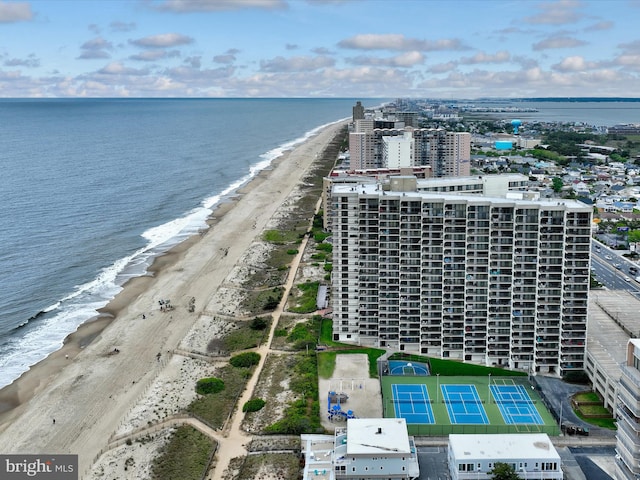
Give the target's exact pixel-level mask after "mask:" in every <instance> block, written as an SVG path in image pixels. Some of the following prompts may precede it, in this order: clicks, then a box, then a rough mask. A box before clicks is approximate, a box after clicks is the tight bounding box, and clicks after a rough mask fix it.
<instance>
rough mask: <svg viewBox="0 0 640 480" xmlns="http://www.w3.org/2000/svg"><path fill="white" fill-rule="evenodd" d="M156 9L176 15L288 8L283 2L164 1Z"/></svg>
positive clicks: (240, 0) (233, 0)
mask: <svg viewBox="0 0 640 480" xmlns="http://www.w3.org/2000/svg"><path fill="white" fill-rule="evenodd" d="M153 6H154V8H157V9H158V10H164V11H169V12H174V13H190V12H220V11H228V10H243V9H249V8H259V9H266V10H277V9H283V8H287V3H286V2H284V1H282V0H164V1H160V2H155V3H154V4H153Z"/></svg>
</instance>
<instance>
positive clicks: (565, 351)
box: [330, 177, 592, 375]
mask: <svg viewBox="0 0 640 480" xmlns="http://www.w3.org/2000/svg"><path fill="white" fill-rule="evenodd" d="M391 184H392V185H396V186H398V187H397V188H399V190H397V191H385V190H384V189H383V188H382V186H381V185H375V184H369V185H349V186H347V185H335V186H334V187H333V188H332V192H331V199H330V202H331V219H330V220H331V223H332V228H331V230H332V232H333V272H332V307H333V336H334V340H336V341H340V342H345V343H352V344H361V345H370V346H377V347H381V348H391V349H395V350H398V351H406V352H410V353H418V354H424V355H429V356H434V357H437V358H449V359H457V360H463V361H470V362H474V363H479V364H483V365H489V366H491V365H499V366H503V367H509V368H512V369H520V370H524V371H531V372H532V373H535V372H540V373H547V374H554V375H563V374H565V373H567V372H568V371H571V370H582V369H583V368H584V354H585V349H586V330H587V329H586V326H587V305H588V288H589V267H590V244H591V237H590V234H591V214H592V211H591V207H589V206H587V205H584V204H582V203H579V202H576V201H561V202H556V201H554V202H549V201H530V200H518V199H508V198H498V197H484V196H479V195H447V194H434V193H426V192H416V191H412V190H411V188H410V187H411V185H413V188H414V189H415V184H416V183H415V179H414V181H413V182H410V181H409V179H408V178H407V177H398V178H397V179H396V180H394V178H392V179H391ZM400 189H404V191H403V190H400Z"/></svg>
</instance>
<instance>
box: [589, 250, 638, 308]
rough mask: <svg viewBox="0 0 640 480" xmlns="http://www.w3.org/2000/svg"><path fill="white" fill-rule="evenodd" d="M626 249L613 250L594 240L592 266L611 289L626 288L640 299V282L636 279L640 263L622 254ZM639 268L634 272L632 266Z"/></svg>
mask: <svg viewBox="0 0 640 480" xmlns="http://www.w3.org/2000/svg"><path fill="white" fill-rule="evenodd" d="M622 253H624V251H620V250H612V249H610V248H608V247H606V246H605V245H603V244H601V243H600V242H595V241H594V242H593V245H592V248H591V268H592V270H593V273H594V274H595V276H596V278H597V279H598V281H599V282H600V283H602V284H603V285H604V286H605V287H606V288H609V289H611V290H626V291H628V292H629V293H630V294H631V295H634V296H635V297H637V298H639V299H640V283H639V282H637V281H636V280H635V278H636V277H637V276H639V275H640V265H638V264H637V263H636V262H632V261H631V260H628V259H627V258H625V257H623V256H622ZM634 267H635V268H637V269H638V272H636V273H634V272H633V270H630V269H632V268H634Z"/></svg>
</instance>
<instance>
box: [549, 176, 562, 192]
mask: <svg viewBox="0 0 640 480" xmlns="http://www.w3.org/2000/svg"><path fill="white" fill-rule="evenodd" d="M563 186H564V183H563V182H562V179H561V178H560V177H554V178H553V180H552V184H551V188H553V191H554V192H559V191H560V190H562V187H563Z"/></svg>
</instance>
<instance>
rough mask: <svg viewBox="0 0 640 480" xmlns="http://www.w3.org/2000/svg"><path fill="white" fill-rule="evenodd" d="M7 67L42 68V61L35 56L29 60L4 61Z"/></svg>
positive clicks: (13, 59)
mask: <svg viewBox="0 0 640 480" xmlns="http://www.w3.org/2000/svg"><path fill="white" fill-rule="evenodd" d="M3 64H4V66H5V67H29V68H35V67H39V66H40V60H39V59H38V58H36V56H35V55H34V54H31V55H29V56H28V57H27V58H10V59H7V60H5V61H4V63H3Z"/></svg>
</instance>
